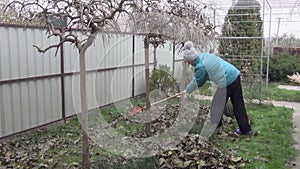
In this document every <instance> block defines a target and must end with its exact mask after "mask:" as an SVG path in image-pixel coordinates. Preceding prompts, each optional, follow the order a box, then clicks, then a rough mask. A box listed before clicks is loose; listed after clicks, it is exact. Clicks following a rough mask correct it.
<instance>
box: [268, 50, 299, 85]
mask: <svg viewBox="0 0 300 169" xmlns="http://www.w3.org/2000/svg"><path fill="white" fill-rule="evenodd" d="M299 63H300V58H299V57H296V56H291V55H289V54H282V55H280V56H276V57H272V58H271V59H270V67H269V79H270V81H272V82H289V81H290V80H289V79H288V77H287V75H292V74H294V73H295V72H300V64H299ZM264 70H266V69H264Z"/></svg>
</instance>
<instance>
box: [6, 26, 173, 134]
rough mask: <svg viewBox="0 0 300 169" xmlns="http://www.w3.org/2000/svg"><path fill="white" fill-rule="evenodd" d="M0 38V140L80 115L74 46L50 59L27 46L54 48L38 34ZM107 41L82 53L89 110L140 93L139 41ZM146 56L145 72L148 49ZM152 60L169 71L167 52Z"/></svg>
mask: <svg viewBox="0 0 300 169" xmlns="http://www.w3.org/2000/svg"><path fill="white" fill-rule="evenodd" d="M0 34H1V41H0V46H1V49H0V123H1V124H0V131H1V132H0V138H1V137H5V136H8V135H11V134H14V133H17V132H22V131H24V130H28V129H31V128H34V127H38V126H40V125H44V124H47V123H52V122H54V121H57V120H62V118H63V116H65V117H69V116H73V115H75V114H76V113H79V112H81V109H80V107H81V105H80V99H81V98H80V88H79V73H78V72H79V56H78V50H77V48H76V47H74V46H73V45H69V44H64V46H63V53H61V51H60V49H59V50H58V51H57V52H58V53H57V56H55V53H56V49H51V50H49V51H47V52H46V53H39V52H37V50H36V49H35V48H34V47H33V45H37V46H39V47H41V48H42V49H44V48H46V47H48V46H49V45H52V44H56V43H57V39H56V38H50V39H48V38H47V36H46V34H45V31H44V30H43V29H37V28H26V29H24V28H22V27H8V26H0ZM107 37H108V36H107V35H102V34H99V35H98V36H97V38H96V40H95V43H94V44H93V45H92V46H91V47H90V48H89V49H88V50H87V53H86V54H87V55H86V69H87V99H88V100H87V101H88V108H89V109H94V108H98V107H101V106H104V105H108V104H112V103H114V102H117V101H121V100H124V99H128V98H130V97H132V96H137V95H140V94H143V93H145V88H146V83H145V82H146V80H145V65H144V63H145V50H144V37H143V36H141V35H134V36H133V35H130V34H122V35H117V34H110V39H108V40H107ZM103 39H106V40H105V41H103ZM149 52H150V56H149V62H150V72H151V71H152V69H153V46H151V45H150V49H149ZM61 56H63V58H62V57H61ZM157 56H158V61H159V63H163V64H167V65H169V66H170V67H172V59H173V56H172V51H170V49H169V48H166V49H164V48H159V50H157ZM62 60H63V61H64V65H63V66H62V65H61V61H62ZM61 66H62V67H64V69H63V70H61ZM62 72H64V73H62ZM178 74H179V73H178ZM62 78H63V81H62ZM62 82H64V88H62V84H63V83H62ZM133 88H134V89H133ZM62 93H64V96H65V98H62ZM63 100H64V102H63ZM63 103H64V105H63ZM63 107H64V108H65V110H63ZM63 112H64V113H65V114H63Z"/></svg>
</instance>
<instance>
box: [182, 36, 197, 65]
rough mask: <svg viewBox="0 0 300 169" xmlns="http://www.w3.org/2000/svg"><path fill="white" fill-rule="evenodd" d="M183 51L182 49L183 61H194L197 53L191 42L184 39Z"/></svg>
mask: <svg viewBox="0 0 300 169" xmlns="http://www.w3.org/2000/svg"><path fill="white" fill-rule="evenodd" d="M183 48H184V51H183V59H184V61H194V60H196V59H197V57H198V54H197V51H196V49H195V48H194V45H193V42H191V41H186V42H185V43H184V46H183Z"/></svg>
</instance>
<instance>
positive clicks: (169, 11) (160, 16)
mask: <svg viewBox="0 0 300 169" xmlns="http://www.w3.org/2000/svg"><path fill="white" fill-rule="evenodd" d="M206 7H207V6H206V5H205V4H202V3H200V2H199V3H195V2H193V1H186V0H168V1H163V0H159V1H152V0H144V1H142V4H140V8H138V9H139V10H135V11H133V12H134V13H133V15H132V17H131V18H130V20H129V21H128V25H127V27H128V28H129V29H130V30H129V31H132V32H134V33H143V34H146V36H145V39H144V48H145V80H146V109H150V99H149V93H150V77H149V45H150V44H151V45H153V47H154V69H155V67H156V65H157V63H156V62H157V59H156V49H157V47H158V46H159V45H163V44H164V43H165V42H166V40H171V41H174V43H175V44H183V42H185V41H186V40H192V41H194V43H195V44H196V45H201V46H199V48H201V47H204V46H205V45H203V44H207V38H208V37H214V35H215V31H214V27H213V26H214V25H213V24H212V23H210V21H209V20H208V18H207V17H206V16H205V15H204V13H203V12H202V10H205V8H206ZM150 125H151V124H150V123H147V124H146V134H148V135H149V134H150Z"/></svg>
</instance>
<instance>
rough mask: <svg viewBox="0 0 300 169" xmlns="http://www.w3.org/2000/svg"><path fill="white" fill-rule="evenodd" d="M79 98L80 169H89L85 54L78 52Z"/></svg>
mask: <svg viewBox="0 0 300 169" xmlns="http://www.w3.org/2000/svg"><path fill="white" fill-rule="evenodd" d="M79 57H80V63H79V64H80V97H81V113H82V167H83V169H88V168H89V167H90V160H89V137H88V109H87V96H86V69H85V54H84V53H82V52H80V54H79Z"/></svg>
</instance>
